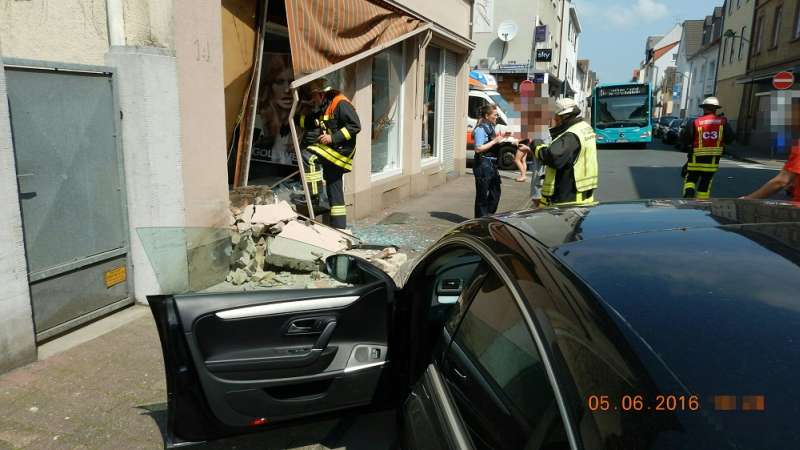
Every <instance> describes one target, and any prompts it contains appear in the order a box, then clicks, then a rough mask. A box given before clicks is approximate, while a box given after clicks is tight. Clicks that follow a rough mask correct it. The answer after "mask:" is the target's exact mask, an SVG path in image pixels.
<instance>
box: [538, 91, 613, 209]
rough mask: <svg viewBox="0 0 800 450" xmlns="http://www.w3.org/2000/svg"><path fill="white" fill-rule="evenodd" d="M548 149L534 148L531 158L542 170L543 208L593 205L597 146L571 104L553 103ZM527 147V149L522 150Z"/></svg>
mask: <svg viewBox="0 0 800 450" xmlns="http://www.w3.org/2000/svg"><path fill="white" fill-rule="evenodd" d="M550 136H551V137H552V139H553V141H552V142H551V143H550V145H537V146H536V147H535V150H534V151H533V156H534V157H535V158H536V159H538V160H539V161H541V162H542V163H543V164H544V166H545V174H544V181H543V183H542V199H541V202H540V203H541V204H542V205H543V206H573V205H590V204H594V203H595V200H594V193H595V190H596V189H597V186H598V165H597V143H596V139H595V134H594V130H593V129H592V127H591V125H589V124H588V123H586V121H584V120H583V118H582V117H581V109H580V108H579V107H578V104H577V103H575V100H573V99H571V98H564V99H561V100H558V101H557V102H556V114H555V116H554V117H553V120H552V122H551V128H550ZM525 147H527V146H525Z"/></svg>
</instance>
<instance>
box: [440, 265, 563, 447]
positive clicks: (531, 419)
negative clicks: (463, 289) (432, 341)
mask: <svg viewBox="0 0 800 450" xmlns="http://www.w3.org/2000/svg"><path fill="white" fill-rule="evenodd" d="M448 353H449V355H448V362H450V361H452V364H453V366H454V368H455V371H453V373H454V374H456V375H455V376H456V377H460V376H461V375H465V374H466V377H467V378H466V381H464V379H461V380H454V381H453V383H452V386H453V389H454V391H456V395H455V396H454V397H455V398H456V399H458V400H457V404H458V406H459V410H460V412H461V413H462V417H463V418H464V420H465V422H466V424H467V428H468V429H469V430H470V434H471V437H472V439H473V442H474V443H475V445H476V447H477V448H501V449H515V450H516V449H526V450H535V449H543V448H548V449H556V448H569V445H568V443H567V439H566V433H565V431H564V427H563V424H562V421H561V415H560V412H559V408H558V405H557V403H556V400H555V396H554V394H553V390H552V387H551V385H550V381H549V379H548V377H547V373H546V371H545V367H544V364H543V361H542V358H541V356H540V354H539V352H538V350H537V348H536V344H535V342H534V340H533V337H532V335H531V333H530V331H529V329H528V326H527V323H526V322H525V320H524V318H523V316H522V313H521V311H520V309H519V307H518V306H517V303H516V301H515V299H514V297H513V296H512V293H511V291H510V289H509V288H508V287H507V286H506V285H505V283H504V282H503V281H502V280H501V279H500V278H499V277H498V276H497V274H496V273H494V272H491V271H490V272H489V273H488V274H487V275H486V278H485V279H484V280H483V284H482V285H481V287H480V289H479V290H478V291H477V292H476V294H475V297H474V298H473V300H472V302H471V303H470V305H469V307H468V309H467V311H466V313H465V314H464V317H463V319H462V321H461V324H460V325H459V327H458V329H457V331H456V334H455V336H454V344H453V345H451V348H450V350H449V352H448ZM459 374H460V375H459Z"/></svg>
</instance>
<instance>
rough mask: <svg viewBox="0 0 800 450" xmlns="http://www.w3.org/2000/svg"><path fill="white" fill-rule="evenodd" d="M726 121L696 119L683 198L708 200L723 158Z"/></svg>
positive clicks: (719, 119)
mask: <svg viewBox="0 0 800 450" xmlns="http://www.w3.org/2000/svg"><path fill="white" fill-rule="evenodd" d="M723 124H724V120H723V119H721V118H718V117H711V118H708V117H707V116H701V117H698V118H697V119H695V133H696V137H695V142H694V143H693V148H692V152H691V154H690V155H689V160H688V162H687V163H686V174H685V175H684V178H683V198H695V199H699V200H705V199H708V198H709V197H710V196H711V181H712V180H713V178H714V174H715V173H717V168H718V167H719V160H720V157H721V156H722V142H723V140H722V139H723V136H722V131H723V130H724V126H723Z"/></svg>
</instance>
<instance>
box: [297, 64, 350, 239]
mask: <svg viewBox="0 0 800 450" xmlns="http://www.w3.org/2000/svg"><path fill="white" fill-rule="evenodd" d="M309 85H310V86H309V91H310V95H311V102H312V105H313V107H314V109H313V110H312V113H311V115H310V117H307V118H302V119H303V122H304V123H302V124H301V127H302V128H304V129H306V127H309V129H310V130H314V127H319V131H320V133H319V136H318V137H317V139H316V141H314V142H310V143H309V145H308V146H307V147H306V151H307V154H308V158H305V157H304V160H306V159H307V161H305V162H306V164H304V170H305V173H306V182H308V183H309V184H311V183H315V182H318V181H319V170H320V169H322V179H324V180H325V190H326V193H327V194H328V202H329V203H330V208H331V209H330V225H331V226H332V227H335V228H339V229H345V228H346V227H347V210H346V209H345V204H344V184H343V180H342V177H343V175H344V174H345V173H348V172H350V171H352V170H353V156H354V155H355V151H356V135H357V134H358V132H359V131H361V122H360V121H359V119H358V114H357V113H356V110H355V108H353V105H352V103H350V100H348V99H347V97H345V96H344V95H342V93H341V92H339V91H338V90H336V89H333V88H332V87H331V86H330V85H329V84H328V82H327V80H325V79H324V78H319V79H316V80H314V81H312V82H311V83H309ZM312 118H313V122H309V124H308V125H307V124H306V123H305V122H306V121H307V120H311V119H312ZM304 136H305V133H304ZM315 180H316V181H315ZM310 187H311V188H312V193H313V185H312V186H310Z"/></svg>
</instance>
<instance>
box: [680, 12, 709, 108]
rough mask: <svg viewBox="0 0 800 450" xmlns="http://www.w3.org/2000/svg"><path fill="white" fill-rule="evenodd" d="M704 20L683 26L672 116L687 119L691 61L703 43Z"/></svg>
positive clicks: (686, 21) (687, 22)
mask: <svg viewBox="0 0 800 450" xmlns="http://www.w3.org/2000/svg"><path fill="white" fill-rule="evenodd" d="M703 23H704V21H703V20H685V21H684V22H683V24H682V30H681V43H680V46H679V49H678V56H677V60H676V64H675V65H676V68H675V84H674V85H673V87H672V97H673V99H672V101H673V111H672V115H674V116H678V117H686V109H687V107H688V103H689V91H690V86H691V84H692V70H691V64H690V62H689V59H690V58H691V57H692V56H694V54H695V53H697V51H698V50H700V47H701V45H702V43H703Z"/></svg>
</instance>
